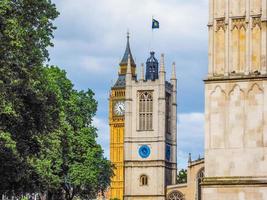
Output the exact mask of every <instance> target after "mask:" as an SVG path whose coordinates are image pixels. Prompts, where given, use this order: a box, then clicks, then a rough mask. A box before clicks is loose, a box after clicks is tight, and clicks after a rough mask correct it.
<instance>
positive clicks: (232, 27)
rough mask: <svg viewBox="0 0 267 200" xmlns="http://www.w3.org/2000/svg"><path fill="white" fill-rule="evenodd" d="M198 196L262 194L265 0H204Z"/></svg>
mask: <svg viewBox="0 0 267 200" xmlns="http://www.w3.org/2000/svg"><path fill="white" fill-rule="evenodd" d="M209 2H210V3H209V4H210V5H209V6H210V11H209V24H208V27H209V70H208V77H207V79H206V80H205V115H206V120H205V122H206V123H205V124H206V125H205V178H204V182H203V185H202V186H203V194H202V195H203V200H229V199H231V200H252V199H253V200H266V199H267V64H266V53H267V32H266V29H267V0H216V1H215V0H210V1H209Z"/></svg>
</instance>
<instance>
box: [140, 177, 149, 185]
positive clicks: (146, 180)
mask: <svg viewBox="0 0 267 200" xmlns="http://www.w3.org/2000/svg"><path fill="white" fill-rule="evenodd" d="M140 185H141V186H145V185H148V178H147V176H146V175H142V176H140Z"/></svg>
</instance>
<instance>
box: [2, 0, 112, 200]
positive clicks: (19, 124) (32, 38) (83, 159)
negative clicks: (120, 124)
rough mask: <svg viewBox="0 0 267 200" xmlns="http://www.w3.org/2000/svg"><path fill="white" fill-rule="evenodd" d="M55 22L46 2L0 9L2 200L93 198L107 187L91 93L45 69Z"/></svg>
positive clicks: (19, 2) (7, 1)
mask: <svg viewBox="0 0 267 200" xmlns="http://www.w3.org/2000/svg"><path fill="white" fill-rule="evenodd" d="M58 14H59V13H58V12H57V11H56V7H55V5H54V4H52V3H51V0H1V1H0V163H1V165H0V180H1V181H0V195H1V194H3V193H4V194H10V195H22V194H24V193H27V192H30V193H32V192H38V193H40V194H41V195H42V196H43V197H44V198H45V199H57V200H58V199H72V198H73V197H75V196H76V197H82V198H92V197H95V195H96V193H98V192H99V191H103V190H105V189H106V187H107V186H108V184H109V182H110V176H111V175H112V170H111V164H110V162H109V161H107V160H106V159H105V158H104V157H103V151H102V149H101V147H100V146H99V145H98V144H97V143H96V137H97V130H96V129H95V127H93V126H92V119H93V116H94V115H95V112H96V109H97V102H96V101H95V99H94V94H93V92H92V91H91V90H88V91H76V90H75V89H74V88H73V84H72V83H71V81H70V80H68V79H67V78H66V73H65V72H64V71H62V70H60V69H59V68H57V67H43V63H44V62H45V61H46V60H48V51H47V47H49V46H53V44H52V42H51V39H52V38H53V30H54V29H55V27H54V26H53V23H52V22H53V20H54V19H55V18H56V17H57V16H58Z"/></svg>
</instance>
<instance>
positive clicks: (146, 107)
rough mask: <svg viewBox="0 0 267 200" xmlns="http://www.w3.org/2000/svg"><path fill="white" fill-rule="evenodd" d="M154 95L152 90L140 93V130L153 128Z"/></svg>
mask: <svg viewBox="0 0 267 200" xmlns="http://www.w3.org/2000/svg"><path fill="white" fill-rule="evenodd" d="M152 121H153V97H152V92H151V91H146V92H140V93H139V130H140V131H147V130H152V128H153V123H152Z"/></svg>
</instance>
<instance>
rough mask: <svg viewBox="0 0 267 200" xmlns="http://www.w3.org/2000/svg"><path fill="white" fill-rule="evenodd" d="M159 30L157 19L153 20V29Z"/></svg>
mask: <svg viewBox="0 0 267 200" xmlns="http://www.w3.org/2000/svg"><path fill="white" fill-rule="evenodd" d="M155 28H159V22H158V21H157V20H155V19H152V29H155Z"/></svg>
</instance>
